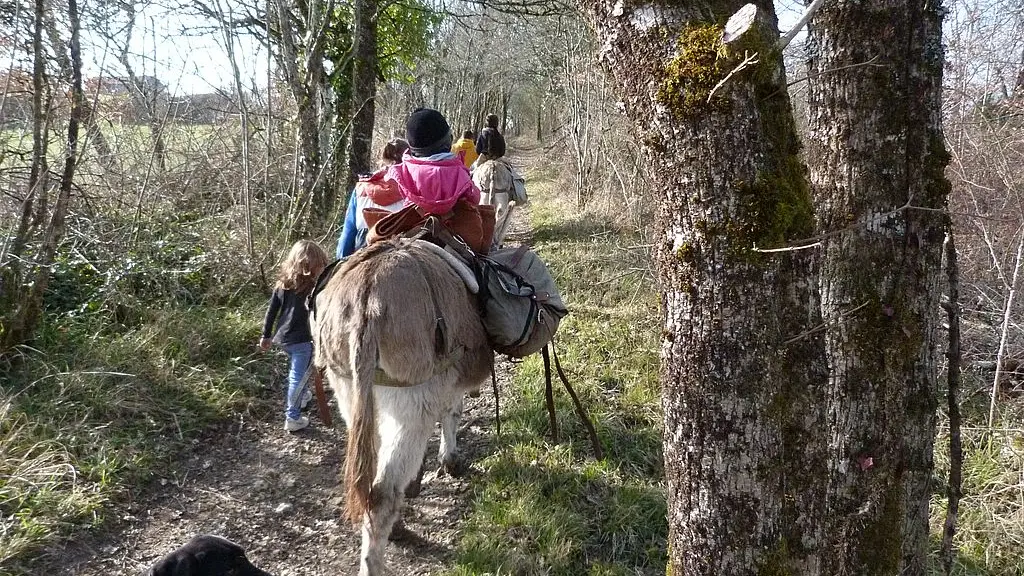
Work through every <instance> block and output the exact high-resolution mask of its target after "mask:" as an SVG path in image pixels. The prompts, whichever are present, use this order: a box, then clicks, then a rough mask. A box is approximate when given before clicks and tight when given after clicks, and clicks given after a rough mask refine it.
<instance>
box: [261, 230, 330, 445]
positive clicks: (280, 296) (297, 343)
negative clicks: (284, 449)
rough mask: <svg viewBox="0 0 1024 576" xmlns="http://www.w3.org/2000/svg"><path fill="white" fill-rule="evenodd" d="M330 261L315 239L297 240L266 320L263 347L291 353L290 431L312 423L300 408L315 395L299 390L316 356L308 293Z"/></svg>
mask: <svg viewBox="0 0 1024 576" xmlns="http://www.w3.org/2000/svg"><path fill="white" fill-rule="evenodd" d="M327 264H328V262H327V254H326V253H325V252H324V250H323V248H321V247H320V246H319V245H318V244H317V243H316V242H313V241H311V240H299V241H298V242H296V243H295V244H294V245H293V246H292V248H291V250H289V251H288V256H287V257H285V259H284V261H283V262H281V265H280V266H279V268H278V274H277V282H276V283H275V284H274V293H273V295H271V297H270V306H269V307H268V308H267V315H266V317H265V318H264V320H263V332H262V337H261V338H260V342H259V346H260V350H263V351H266V350H267V349H269V348H270V344H271V343H274V344H277V345H278V346H280V347H282V348H283V349H284V351H285V352H287V353H288V392H287V396H286V397H285V419H284V429H285V430H287V431H288V432H295V431H297V430H302V429H303V428H305V427H306V426H309V418H308V417H307V416H303V415H301V413H300V411H301V410H302V408H304V407H305V406H306V404H307V403H308V402H309V400H310V399H311V398H312V397H313V394H312V393H311V392H310V391H309V388H307V387H303V389H302V390H299V387H300V385H301V384H302V378H303V376H304V375H305V374H306V370H307V369H308V368H309V365H310V360H311V359H312V357H313V336H312V334H310V332H309V312H308V311H307V310H306V296H307V295H308V294H309V293H310V291H311V290H312V289H313V284H314V283H315V282H316V278H317V276H319V275H320V272H322V271H323V269H324V268H326V267H327ZM275 323H276V329H275ZM271 334H273V339H271Z"/></svg>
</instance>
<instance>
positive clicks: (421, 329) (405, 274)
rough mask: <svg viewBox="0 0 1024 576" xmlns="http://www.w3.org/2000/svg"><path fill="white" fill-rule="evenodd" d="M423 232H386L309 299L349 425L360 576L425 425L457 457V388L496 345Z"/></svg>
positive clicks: (323, 360) (378, 569)
mask: <svg viewBox="0 0 1024 576" xmlns="http://www.w3.org/2000/svg"><path fill="white" fill-rule="evenodd" d="M445 256H448V255H447V254H446V253H444V252H443V251H442V250H440V249H439V248H437V247H436V246H434V245H428V243H426V242H424V241H410V240H390V241H386V242H380V243H376V244H373V245H371V246H369V247H367V248H364V249H362V250H360V251H359V252H357V253H356V254H354V255H353V256H352V257H351V258H349V259H348V260H347V261H346V262H345V263H344V264H343V265H342V268H341V270H340V271H339V272H337V273H336V274H335V275H334V277H333V278H331V279H330V280H329V281H328V283H327V284H326V286H325V287H324V288H323V290H322V291H321V292H320V293H319V294H318V295H317V296H316V297H315V302H314V303H313V304H314V306H315V310H316V314H314V315H313V316H314V318H313V319H311V327H312V332H313V347H314V350H315V351H316V352H315V358H314V361H315V363H316V365H317V367H318V368H323V369H325V371H326V374H327V379H328V381H329V382H330V385H331V387H332V388H333V389H334V392H335V395H336V397H337V398H338V405H339V407H340V408H341V414H342V417H344V419H345V422H346V424H347V425H348V448H347V450H346V453H345V485H346V486H345V490H346V514H347V516H348V518H349V519H350V520H351V521H352V523H353V524H355V525H359V524H360V523H361V524H362V542H363V544H362V552H361V560H360V568H359V574H360V576H373V575H376V574H380V573H382V572H383V571H384V546H385V545H386V544H387V541H388V536H389V535H390V533H391V529H392V527H393V525H394V524H395V522H396V521H397V520H398V518H399V513H400V510H401V506H402V503H403V501H404V496H405V495H404V492H405V489H406V488H407V487H408V486H409V485H410V483H411V482H412V481H413V480H414V479H415V477H416V476H417V473H418V472H419V470H420V466H421V464H422V463H423V456H424V453H425V452H426V447H427V440H428V439H429V437H430V434H431V433H432V431H433V427H434V423H435V422H438V421H440V422H441V427H442V434H441V448H440V453H439V455H438V457H439V459H440V460H441V461H442V463H443V465H444V466H445V467H452V466H454V465H455V463H456V461H457V460H456V459H457V454H456V447H455V432H456V429H457V427H458V422H459V418H460V417H461V414H462V398H463V396H464V395H465V393H467V392H472V391H476V390H479V388H480V385H481V384H482V383H483V381H484V379H485V378H486V377H487V376H488V375H489V374H490V370H491V365H492V364H491V363H492V361H493V358H494V356H493V352H492V350H491V348H490V346H489V344H488V340H487V335H486V333H485V332H484V327H483V324H482V323H481V320H480V316H479V313H478V310H477V305H476V300H475V297H474V296H473V295H472V294H471V292H470V290H469V288H467V282H466V281H464V280H463V278H462V277H460V275H459V274H457V273H456V272H455V270H454V269H453V267H452V265H450V264H449V262H448V261H446V258H445Z"/></svg>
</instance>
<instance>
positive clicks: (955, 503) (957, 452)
mask: <svg viewBox="0 0 1024 576" xmlns="http://www.w3.org/2000/svg"><path fill="white" fill-rule="evenodd" d="M943 249H944V251H945V254H946V286H947V288H948V297H949V301H948V302H946V303H945V306H944V307H945V309H946V320H947V322H948V323H949V345H948V346H947V348H946V382H947V390H946V409H947V411H948V413H949V481H948V482H947V484H946V500H947V506H946V520H945V522H943V527H942V547H941V557H942V568H943V570H945V573H946V575H947V576H950V575H952V574H953V566H954V562H953V560H954V558H955V556H956V547H955V546H954V544H953V536H955V535H956V520H957V516H958V514H959V512H960V497H961V496H962V495H963V493H962V489H963V477H962V471H963V460H964V454H963V445H962V444H961V441H960V399H959V394H960V366H961V362H960V360H961V353H960V266H959V264H958V263H957V254H956V242H954V239H953V225H952V221H951V220H950V218H949V217H948V216H947V218H946V244H945V246H944V247H943Z"/></svg>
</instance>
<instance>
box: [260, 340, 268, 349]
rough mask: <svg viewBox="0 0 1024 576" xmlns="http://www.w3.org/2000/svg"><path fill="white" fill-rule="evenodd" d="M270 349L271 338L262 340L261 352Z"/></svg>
mask: <svg viewBox="0 0 1024 576" xmlns="http://www.w3.org/2000/svg"><path fill="white" fill-rule="evenodd" d="M269 349H270V338H260V350H261V351H263V352H266V351H267V350H269Z"/></svg>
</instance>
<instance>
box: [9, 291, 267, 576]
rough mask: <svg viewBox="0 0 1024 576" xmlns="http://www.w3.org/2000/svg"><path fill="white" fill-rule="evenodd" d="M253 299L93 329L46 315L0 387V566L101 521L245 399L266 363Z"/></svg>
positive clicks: (21, 565)
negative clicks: (116, 501) (107, 508)
mask: <svg viewBox="0 0 1024 576" xmlns="http://www.w3.org/2000/svg"><path fill="white" fill-rule="evenodd" d="M262 306H263V302H262V300H260V301H257V300H252V301H250V302H247V303H246V304H244V305H243V306H241V307H238V308H235V309H227V308H213V307H178V308H169V309H166V310H155V311H149V312H147V313H146V314H147V315H148V318H146V319H145V321H144V322H142V323H141V324H139V325H138V326H136V327H134V328H130V329H126V328H123V327H121V328H119V329H115V328H114V327H113V325H108V326H107V327H106V328H105V329H102V330H100V331H99V332H97V331H96V330H95V322H94V321H93V320H91V319H89V318H88V317H55V316H49V317H47V319H46V323H45V324H44V326H43V327H42V328H41V331H40V335H39V338H38V339H37V341H36V342H35V343H34V344H33V346H34V347H35V350H28V351H26V352H25V355H24V356H23V358H22V361H21V362H20V365H18V366H16V367H13V368H11V369H10V371H9V372H8V373H7V374H6V375H5V376H6V378H5V384H4V386H3V387H2V388H0V572H4V573H6V572H10V573H18V572H24V571H26V570H28V569H27V568H26V567H25V562H26V561H27V560H29V559H30V557H31V555H32V553H33V552H34V551H37V550H39V549H41V548H42V547H44V546H45V545H46V544H47V543H50V542H52V541H54V540H55V539H56V538H59V537H61V536H66V535H68V534H70V533H72V532H73V531H74V530H75V529H77V528H80V527H87V526H92V525H95V524H98V523H100V522H102V520H103V514H104V505H105V504H106V503H107V502H109V501H110V500H111V499H112V498H114V497H116V496H117V495H118V494H120V493H122V492H123V491H125V490H126V489H128V488H129V487H132V486H134V485H137V484H138V483H139V482H143V481H145V480H147V479H149V478H150V477H151V476H152V473H153V472H154V471H155V470H158V469H160V468H161V467H163V466H165V465H166V463H168V462H170V460H171V458H172V457H173V456H175V455H176V454H177V453H179V451H180V450H181V448H182V447H183V446H184V445H186V444H187V443H188V442H189V441H190V440H191V439H193V438H195V437H197V436H198V435H199V434H200V432H201V431H202V430H204V429H205V428H207V427H209V426H210V425H211V424H213V423H215V422H218V421H224V420H227V419H230V418H231V417H233V416H234V415H235V414H237V413H238V412H240V411H245V410H248V409H249V408H250V407H251V405H252V404H253V402H254V401H255V400H256V398H257V397H258V396H260V395H261V393H262V391H263V390H264V388H265V385H266V384H265V376H264V375H265V374H268V373H272V372H273V368H272V367H271V366H270V365H269V362H271V359H270V358H269V357H263V358H258V357H256V356H255V355H254V354H253V352H254V344H255V341H256V336H257V326H256V324H257V322H258V321H259V318H260V316H261V314H262Z"/></svg>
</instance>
